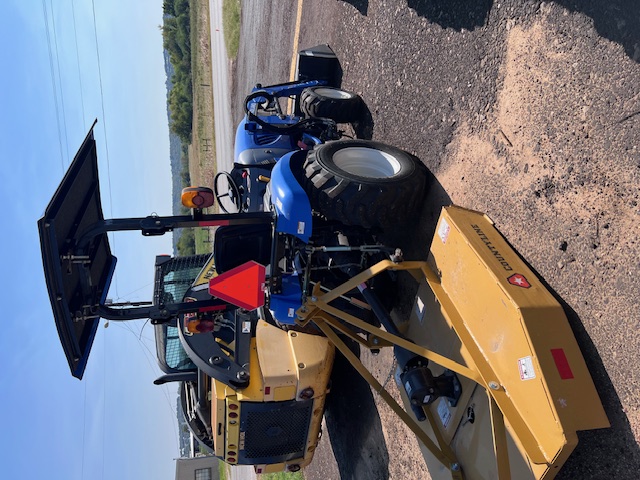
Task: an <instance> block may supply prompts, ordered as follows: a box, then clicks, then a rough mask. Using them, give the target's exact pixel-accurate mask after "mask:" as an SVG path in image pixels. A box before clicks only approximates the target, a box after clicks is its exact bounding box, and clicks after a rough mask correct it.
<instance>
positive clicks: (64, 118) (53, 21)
mask: <svg viewBox="0 0 640 480" xmlns="http://www.w3.org/2000/svg"><path fill="white" fill-rule="evenodd" d="M49 5H50V6H51V26H52V27H53V44H54V46H55V49H56V64H57V66H58V85H59V87H60V106H61V107H62V123H63V124H64V129H63V132H64V143H65V146H66V147H67V163H69V137H68V135H67V112H66V110H65V108H64V89H63V88H62V74H61V73H60V53H59V52H58V35H57V33H56V15H55V13H54V12H53V3H52V2H51V0H49Z"/></svg>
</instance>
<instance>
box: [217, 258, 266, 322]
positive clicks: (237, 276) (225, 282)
mask: <svg viewBox="0 0 640 480" xmlns="http://www.w3.org/2000/svg"><path fill="white" fill-rule="evenodd" d="M264 279H265V267H264V265H260V264H259V263H257V262H254V261H250V262H247V263H243V264H242V265H240V266H239V267H236V268H233V269H231V270H229V271H228V272H224V273H222V274H220V275H218V276H217V277H214V278H212V279H211V280H209V293H210V294H211V295H213V296H214V297H218V298H220V299H221V300H224V301H225V302H229V303H231V304H233V305H237V306H238V307H240V308H244V309H246V310H255V309H256V308H258V307H261V306H262V305H264Z"/></svg>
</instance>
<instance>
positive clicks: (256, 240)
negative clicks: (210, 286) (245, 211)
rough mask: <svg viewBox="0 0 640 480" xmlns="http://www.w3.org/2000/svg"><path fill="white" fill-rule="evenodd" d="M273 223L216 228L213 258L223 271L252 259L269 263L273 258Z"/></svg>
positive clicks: (260, 262)
mask: <svg viewBox="0 0 640 480" xmlns="http://www.w3.org/2000/svg"><path fill="white" fill-rule="evenodd" d="M271 235H272V233H271V225H270V224H264V225H228V226H224V227H219V228H218V229H217V230H216V234H215V238H214V242H213V259H214V262H215V265H216V271H217V272H218V273H223V272H226V271H229V270H231V269H233V268H235V267H238V266H240V265H242V264H243V263H246V262H249V261H251V260H253V261H255V262H258V263H259V264H261V265H265V266H266V265H268V264H269V262H270V260H271V243H272V238H271Z"/></svg>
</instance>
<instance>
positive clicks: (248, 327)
mask: <svg viewBox="0 0 640 480" xmlns="http://www.w3.org/2000/svg"><path fill="white" fill-rule="evenodd" d="M242 333H251V322H242Z"/></svg>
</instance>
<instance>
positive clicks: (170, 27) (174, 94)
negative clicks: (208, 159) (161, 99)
mask: <svg viewBox="0 0 640 480" xmlns="http://www.w3.org/2000/svg"><path fill="white" fill-rule="evenodd" d="M162 9H163V12H164V21H163V26H162V40H163V46H164V48H165V50H167V52H168V53H169V60H170V62H171V65H172V66H173V69H174V74H173V76H172V77H171V82H172V83H173V88H172V89H171V91H170V92H169V100H168V102H169V115H170V118H171V121H170V124H169V128H170V129H171V131H173V132H174V133H175V134H176V135H178V136H179V137H180V140H182V142H184V143H191V128H192V124H193V85H192V80H191V18H190V8H189V0H164V2H163V4H162Z"/></svg>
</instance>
